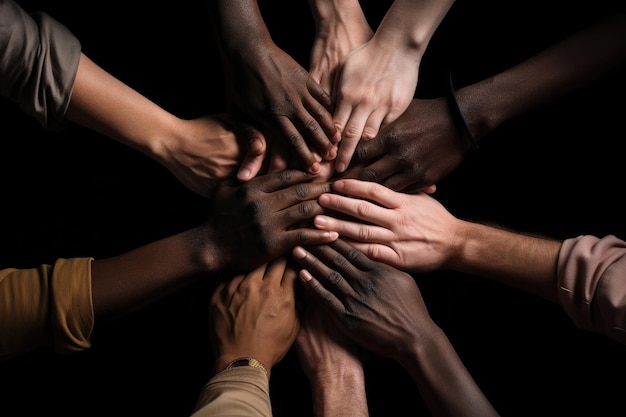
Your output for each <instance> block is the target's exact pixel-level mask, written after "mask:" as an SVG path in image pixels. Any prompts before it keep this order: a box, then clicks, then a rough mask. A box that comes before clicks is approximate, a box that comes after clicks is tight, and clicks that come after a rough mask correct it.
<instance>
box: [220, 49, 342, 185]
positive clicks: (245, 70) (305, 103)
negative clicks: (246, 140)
mask: <svg viewBox="0 0 626 417" xmlns="http://www.w3.org/2000/svg"><path fill="white" fill-rule="evenodd" d="M229 56H230V57H231V58H230V59H231V62H229V65H228V66H227V68H228V70H227V71H226V72H227V74H226V75H227V79H226V81H227V84H226V86H227V96H228V101H229V109H230V110H229V111H230V113H231V115H232V116H233V117H234V118H235V120H236V124H237V129H239V130H240V131H243V132H245V131H249V130H250V129H251V126H253V127H254V128H255V129H256V130H259V131H262V132H263V133H264V134H265V135H267V136H271V137H272V138H275V139H276V140H277V141H279V142H282V143H283V144H287V146H288V147H289V149H291V150H293V152H294V154H295V155H296V157H297V158H298V160H299V162H300V165H301V166H300V167H299V168H302V169H305V170H308V171H309V172H311V173H316V172H317V171H318V170H319V162H320V161H321V159H333V158H335V156H336V153H337V146H336V142H337V141H338V140H339V134H338V132H337V129H336V127H335V126H334V124H333V121H332V115H331V113H330V109H331V101H330V96H329V95H328V94H327V93H326V92H325V91H324V90H323V89H322V87H321V86H320V85H319V84H318V83H317V82H315V80H313V79H312V78H311V77H310V75H309V74H308V73H307V71H306V70H305V69H304V68H303V67H302V66H301V65H300V64H298V63H297V62H296V61H295V60H294V59H293V58H291V57H290V56H289V55H288V54H287V53H285V52H284V51H283V50H281V49H280V48H278V47H277V46H276V45H274V44H271V43H270V44H268V45H265V44H264V46H260V47H257V48H254V49H251V52H250V53H249V54H245V57H246V58H245V59H244V58H240V55H235V54H230V55H229Z"/></svg>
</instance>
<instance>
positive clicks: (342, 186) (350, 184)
mask: <svg viewBox="0 0 626 417" xmlns="http://www.w3.org/2000/svg"><path fill="white" fill-rule="evenodd" d="M333 190H335V191H336V192H338V193H341V194H347V195H349V196H352V197H358V198H362V199H364V200H371V201H376V202H377V203H379V204H381V205H383V206H384V207H387V208H398V207H399V201H400V200H401V198H402V195H401V194H400V193H397V192H395V191H393V190H390V189H389V188H388V187H385V186H384V185H381V184H378V183H376V182H371V181H359V180H355V179H343V180H337V181H335V182H334V183H333Z"/></svg>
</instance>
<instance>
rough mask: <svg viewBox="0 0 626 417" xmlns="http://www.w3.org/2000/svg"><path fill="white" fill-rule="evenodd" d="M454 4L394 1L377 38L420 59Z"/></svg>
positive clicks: (432, 0)
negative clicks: (416, 55)
mask: <svg viewBox="0 0 626 417" xmlns="http://www.w3.org/2000/svg"><path fill="white" fill-rule="evenodd" d="M453 3H454V0H395V1H394V2H393V3H392V4H391V6H390V7H389V10H388V11H387V13H386V14H385V16H384V17H383V20H382V21H381V23H380V25H379V27H378V29H377V30H376V33H375V35H374V38H375V39H376V41H377V42H380V43H381V44H383V45H390V46H394V47H400V48H401V49H406V50H409V51H412V52H414V53H416V54H419V58H420V59H421V57H422V55H423V54H424V52H425V50H426V48H427V47H428V43H429V42H430V39H431V38H432V36H433V34H434V33H435V31H436V30H437V28H438V27H439V24H440V23H441V21H442V20H443V18H444V17H445V16H446V14H447V13H448V10H450V7H452V4H453Z"/></svg>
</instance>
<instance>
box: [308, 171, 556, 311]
mask: <svg viewBox="0 0 626 417" xmlns="http://www.w3.org/2000/svg"><path fill="white" fill-rule="evenodd" d="M333 190H334V191H335V193H332V194H323V195H322V196H320V198H319V202H320V204H321V205H322V206H323V207H325V208H327V209H328V210H330V211H331V212H335V213H341V214H344V215H347V216H348V219H345V220H342V219H340V218H338V217H337V216H327V215H320V216H317V217H316V218H315V225H316V226H317V227H319V228H321V229H322V230H328V231H330V230H333V231H337V232H338V233H339V234H340V235H342V236H344V237H345V238H347V239H349V240H350V243H352V244H353V246H355V247H356V248H358V249H359V250H361V251H362V252H364V253H365V254H367V255H368V256H370V257H372V258H373V259H375V260H378V261H382V262H385V263H388V264H390V265H393V266H395V267H398V268H400V269H404V270H410V271H416V272H426V271H432V270H435V269H440V268H444V269H453V270H456V271H460V272H466V273H469V274H474V275H479V276H484V277H486V278H490V279H493V280H494V281H498V282H501V283H504V284H507V285H510V286H513V287H516V288H519V289H521V290H523V291H527V292H530V293H533V294H535V295H538V296H541V297H543V298H546V299H547V300H549V301H553V302H556V301H557V294H556V291H557V287H556V262H557V257H558V253H559V248H560V246H561V242H559V241H556V240H552V239H547V238H542V237H537V236H530V235H525V234H521V233H515V232H512V231H508V230H505V229H502V228H498V227H493V226H488V225H484V224H480V223H473V222H467V221H464V220H461V219H458V218H456V217H454V216H453V215H452V214H451V213H450V212H449V211H448V210H447V209H446V208H445V207H444V206H443V205H441V203H439V202H438V201H437V200H436V199H434V198H433V197H431V196H429V195H427V194H424V193H418V194H404V193H399V192H395V191H392V190H390V189H388V188H386V187H385V186H382V185H380V184H376V183H372V182H366V181H359V180H338V181H336V182H335V183H334V185H333ZM369 201H373V202H375V203H378V204H373V203H371V202H369ZM364 237H365V238H364ZM416 253H419V254H420V256H415V254H416Z"/></svg>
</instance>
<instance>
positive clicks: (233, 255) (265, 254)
mask: <svg viewBox="0 0 626 417" xmlns="http://www.w3.org/2000/svg"><path fill="white" fill-rule="evenodd" d="M314 178H315V176H312V175H310V174H308V173H306V172H304V171H300V170H295V169H286V170H283V171H278V172H275V173H270V174H266V175H261V176H258V177H255V178H253V179H252V180H250V181H248V182H245V183H239V182H238V181H237V180H227V181H224V182H222V183H221V184H220V185H219V186H218V187H217V188H216V190H215V192H214V194H213V199H212V207H211V211H210V213H209V216H208V218H209V220H208V221H207V223H206V224H205V225H203V226H202V227H201V228H200V233H198V236H197V237H198V239H201V240H207V242H208V244H209V245H215V248H214V249H215V252H216V253H218V256H217V259H215V262H217V265H218V266H217V267H216V269H217V270H223V269H229V270H232V269H235V270H242V269H250V268H254V267H256V266H258V265H260V264H263V263H265V262H267V261H269V260H270V259H273V258H275V257H277V256H280V255H284V254H286V253H289V251H290V250H291V248H292V247H293V246H295V245H298V244H306V243H305V242H312V241H316V242H321V241H324V242H329V241H332V240H334V239H335V238H336V237H337V234H336V233H331V234H328V233H325V232H323V231H320V230H317V229H316V228H315V227H313V226H311V227H310V228H296V227H298V226H299V225H302V224H304V222H305V221H307V222H308V223H307V224H311V219H312V218H313V217H314V216H316V215H317V214H321V213H322V212H323V209H322V207H321V206H320V205H319V204H318V202H317V198H318V197H319V196H320V195H321V194H322V193H324V192H329V191H330V184H329V183H327V182H324V183H321V182H318V183H313V182H311V181H312V180H313V179H314ZM207 237H208V239H207Z"/></svg>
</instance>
